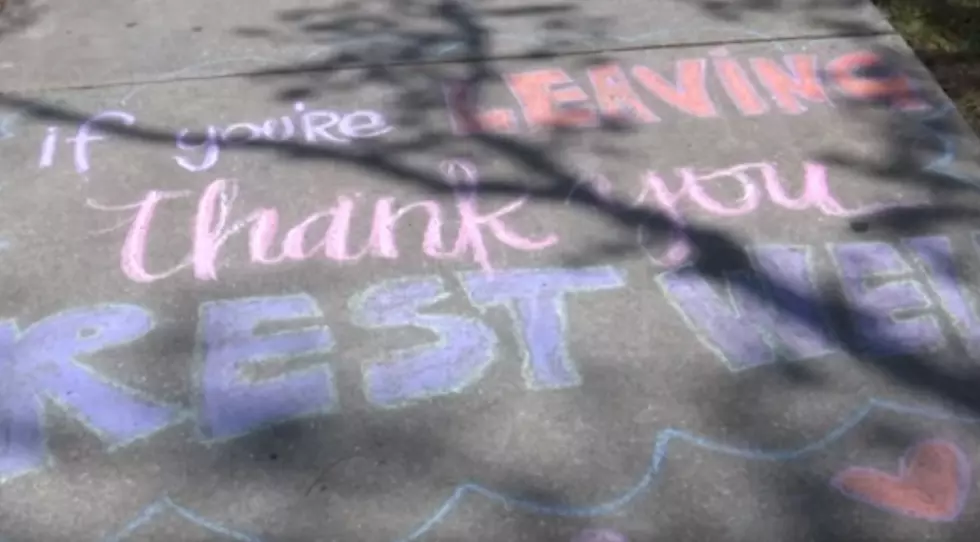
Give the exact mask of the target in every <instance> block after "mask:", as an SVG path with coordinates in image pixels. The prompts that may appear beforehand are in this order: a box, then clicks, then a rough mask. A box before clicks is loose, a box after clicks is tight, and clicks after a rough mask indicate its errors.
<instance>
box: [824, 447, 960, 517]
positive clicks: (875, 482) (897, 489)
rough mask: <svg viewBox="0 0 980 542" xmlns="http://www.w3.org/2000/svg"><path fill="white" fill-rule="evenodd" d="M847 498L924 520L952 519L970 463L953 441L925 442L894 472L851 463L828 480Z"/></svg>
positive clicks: (910, 450)
mask: <svg viewBox="0 0 980 542" xmlns="http://www.w3.org/2000/svg"><path fill="white" fill-rule="evenodd" d="M831 483H832V484H833V485H834V487H836V488H837V489H839V490H840V491H841V492H843V493H844V494H845V495H847V496H848V497H851V498H853V499H857V500H859V501H862V502H865V503H868V504H870V505H872V506H876V507H878V508H880V509H882V510H886V511H889V512H895V513H899V514H903V515H905V516H908V517H913V518H918V519H924V520H928V521H952V520H954V519H956V517H957V516H958V515H959V513H960V511H961V510H962V509H963V504H964V503H965V502H966V498H967V494H968V493H969V490H970V462H969V460H967V458H966V455H965V454H964V453H963V452H962V451H961V450H960V449H959V448H958V447H957V446H956V445H955V444H953V443H951V442H948V441H944V440H929V441H925V442H923V443H921V444H919V445H917V446H914V447H912V448H910V449H909V450H908V452H906V454H905V457H903V458H902V460H901V463H900V464H899V471H898V474H897V475H893V474H889V473H886V472H882V471H879V470H877V469H871V468H865V467H850V468H847V469H845V470H844V471H842V472H840V473H839V474H837V476H835V477H834V479H833V481H832V482H831Z"/></svg>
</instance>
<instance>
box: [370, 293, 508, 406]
mask: <svg viewBox="0 0 980 542" xmlns="http://www.w3.org/2000/svg"><path fill="white" fill-rule="evenodd" d="M449 295H450V294H449V293H448V292H446V291H445V289H444V287H443V284H442V281H441V280H439V279H438V278H436V277H421V278H417V279H399V280H393V281H385V282H382V283H381V284H378V285H376V286H373V287H371V288H369V289H368V290H366V291H365V292H363V293H362V294H361V295H359V296H357V297H355V298H354V299H352V300H351V317H352V319H353V321H354V323H356V324H358V325H361V326H364V327H368V328H372V329H383V328H387V327H402V326H414V327H420V328H423V329H428V330H430V331H432V332H433V333H435V334H436V336H437V337H438V341H437V342H436V343H434V344H432V345H426V346H421V347H416V348H410V349H406V350H402V351H398V352H392V353H391V355H390V357H389V358H388V359H384V360H377V361H372V362H368V363H367V364H365V367H364V394H365V395H366V396H367V398H368V400H369V401H371V402H372V403H374V404H376V405H380V406H385V407H391V406H399V405H403V404H407V403H410V402H412V401H417V400H419V399H426V398H430V397H438V396H441V395H448V394H452V393H457V392H459V391H462V390H463V389H465V388H466V387H467V386H469V385H470V384H472V383H474V382H476V381H477V380H479V379H480V377H482V376H483V372H484V371H485V370H486V369H487V367H489V366H490V364H491V363H492V362H493V360H494V350H495V347H496V345H497V335H496V334H495V333H494V332H493V330H491V329H490V328H488V327H487V326H486V325H484V324H483V323H482V322H480V321H478V320H475V319H472V318H465V317H461V316H456V315H449V314H431V313H420V312H419V310H420V309H422V308H425V307H428V306H430V305H434V304H436V303H438V302H439V301H442V300H443V299H445V298H447V297H449Z"/></svg>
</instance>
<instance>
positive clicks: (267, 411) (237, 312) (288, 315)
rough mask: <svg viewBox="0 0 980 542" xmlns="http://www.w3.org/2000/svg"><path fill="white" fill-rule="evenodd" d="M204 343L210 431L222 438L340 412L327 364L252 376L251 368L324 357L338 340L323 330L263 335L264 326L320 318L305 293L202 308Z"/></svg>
mask: <svg viewBox="0 0 980 542" xmlns="http://www.w3.org/2000/svg"><path fill="white" fill-rule="evenodd" d="M200 312H201V317H200V326H201V332H200V337H201V340H202V342H203V345H202V349H203V356H204V359H203V367H202V369H201V371H202V379H201V391H202V395H203V396H202V400H201V409H202V412H201V422H202V431H203V432H204V433H205V434H207V435H209V436H211V437H215V438H224V437H230V436H235V435H239V434H243V433H247V432H250V431H254V430H255V429H256V428H259V427H263V426H265V425H269V424H271V423H274V422H281V421H283V420H288V419H291V418H295V417H298V416H307V415H315V414H325V413H328V412H330V411H331V410H333V409H334V408H335V407H336V402H337V399H336V396H337V394H336V392H335V391H334V382H333V372H332V371H331V370H330V367H329V366H328V365H325V364H321V365H319V366H317V367H315V368H312V369H305V370H300V371H292V372H289V373H287V374H282V375H279V376H277V377H275V378H267V379H264V380H258V381H257V379H255V378H252V379H248V378H245V368H246V367H247V366H248V365H255V364H261V363H269V362H271V361H276V362H280V363H282V362H285V361H290V360H295V359H298V358H302V357H307V356H317V357H321V358H322V357H323V356H324V355H325V354H327V353H329V352H330V350H331V348H332V347H333V337H332V336H331V335H330V332H329V330H328V329H327V328H326V327H323V326H317V327H311V328H307V329H303V330H295V331H280V332H278V333H275V334H271V335H265V336H257V335H256V334H255V328H256V327H257V326H258V325H259V324H267V323H270V322H277V321H278V322H282V321H289V320H296V319H303V318H313V317H320V316H322V314H321V313H320V308H319V306H318V305H317V303H316V301H315V300H313V299H312V298H310V297H308V296H305V295H296V296H285V297H263V298H254V299H238V300H232V301H213V302H209V303H205V304H203V305H201V309H200Z"/></svg>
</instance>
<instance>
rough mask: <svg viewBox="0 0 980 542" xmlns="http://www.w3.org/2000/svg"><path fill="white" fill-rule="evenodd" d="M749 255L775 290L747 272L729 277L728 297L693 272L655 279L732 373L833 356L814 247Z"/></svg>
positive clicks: (760, 250) (769, 249) (774, 248)
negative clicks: (781, 362)
mask: <svg viewBox="0 0 980 542" xmlns="http://www.w3.org/2000/svg"><path fill="white" fill-rule="evenodd" d="M752 253H753V255H754V256H755V260H756V262H755V263H756V266H757V268H758V269H760V270H762V271H763V273H762V274H761V276H764V277H767V279H766V280H767V281H772V282H775V283H777V284H778V285H779V287H778V288H772V287H771V285H770V284H767V283H765V282H763V281H762V279H761V278H760V274H756V273H750V272H748V271H742V272H738V273H734V274H730V275H729V279H728V280H726V281H725V282H726V292H727V296H726V297H727V298H728V299H724V298H722V297H721V296H719V295H718V294H716V293H715V291H714V289H713V288H712V286H711V283H710V282H709V281H708V279H706V278H705V277H704V276H703V275H702V274H700V273H697V272H696V271H694V270H692V269H682V270H678V271H670V272H667V273H663V274H661V275H660V277H659V278H658V281H659V283H660V286H661V288H663V290H664V293H665V294H666V296H667V299H668V300H670V301H672V302H673V303H674V305H675V306H676V307H677V309H678V310H679V312H680V313H681V314H682V315H684V316H685V317H686V318H687V319H688V321H689V322H690V324H691V325H692V326H693V327H695V328H696V329H699V330H702V331H703V332H704V333H705V334H706V335H707V336H708V337H710V339H708V340H706V341H705V342H706V343H707V346H708V347H709V348H711V349H712V350H715V351H716V352H717V353H718V355H719V357H720V358H721V359H722V361H723V362H725V363H726V364H727V365H728V367H729V368H730V369H732V370H734V371H739V370H742V369H749V368H752V367H756V366H758V365H763V364H768V363H773V362H774V361H776V360H777V359H779V358H780V357H782V358H783V359H787V360H802V359H810V358H817V357H821V356H825V355H827V354H830V353H832V352H834V351H835V350H836V347H835V345H834V344H833V342H834V341H833V340H832V336H831V334H830V331H829V329H828V327H827V324H826V321H825V320H824V316H823V315H822V314H821V311H820V308H819V301H818V300H819V293H818V291H817V287H816V283H815V280H814V279H815V271H814V269H813V264H812V249H811V248H810V247H805V246H800V247H794V246H779V245H774V246H768V247H760V248H757V249H754V250H753V251H752ZM760 294H768V296H763V295H760ZM767 297H768V298H767ZM777 307H778V308H779V309H778V310H777Z"/></svg>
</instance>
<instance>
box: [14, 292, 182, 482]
mask: <svg viewBox="0 0 980 542" xmlns="http://www.w3.org/2000/svg"><path fill="white" fill-rule="evenodd" d="M152 327H153V320H152V318H151V317H150V314H149V313H148V312H146V311H145V310H143V309H142V308H140V307H137V306H133V305H104V306H95V307H89V308H80V309H73V310H67V311H64V312H61V313H59V314H54V315H52V316H49V317H47V318H45V319H43V320H41V321H39V322H36V323H35V324H33V325H32V326H30V327H29V328H27V329H26V330H24V331H23V332H18V329H17V324H16V323H14V322H13V321H10V320H7V321H4V322H3V323H2V324H0V349H2V350H3V354H2V356H0V359H2V360H3V361H2V367H0V371H2V380H0V389H2V393H0V407H2V411H0V415H2V418H0V425H2V429H3V430H2V432H0V434H2V435H3V441H0V478H2V479H6V478H9V477H12V476H16V475H18V474H22V473H24V472H26V471H29V470H32V469H34V468H37V467H40V466H42V465H43V463H44V461H45V458H46V457H47V450H46V448H45V439H44V430H43V427H44V409H45V407H44V405H45V404H46V403H45V402H44V399H46V398H50V399H53V400H54V404H56V405H59V406H61V407H62V408H64V409H65V411H66V412H67V413H69V414H70V415H72V416H73V417H75V418H76V419H78V420H79V421H81V422H82V423H84V424H85V426H86V427H88V428H89V429H90V430H92V431H93V432H94V433H96V434H97V435H98V436H99V437H100V438H101V439H102V440H103V441H105V442H107V443H109V444H110V445H112V446H114V447H118V446H123V445H125V444H127V443H129V442H132V441H133V440H136V439H139V438H142V437H145V436H148V435H150V434H152V433H154V432H156V431H158V430H160V429H161V428H163V427H165V426H167V425H169V424H170V423H172V422H173V421H174V420H175V419H176V416H177V412H176V410H174V409H173V408H170V407H166V406H162V405H158V404H155V403H153V402H151V401H150V400H148V399H145V398H143V397H141V396H140V395H139V394H138V393H137V392H136V391H134V390H130V389H128V388H126V387H124V386H122V385H120V384H118V383H115V382H112V381H110V380H108V379H106V378H105V377H103V376H101V375H99V374H97V373H96V372H95V371H93V370H92V369H90V368H89V367H87V366H85V365H83V364H82V362H81V361H80V360H79V358H80V357H82V356H86V355H90V354H95V353H96V352H99V351H101V350H104V349H106V348H110V347H112V346H118V345H123V344H126V343H129V342H132V341H134V340H136V339H139V338H141V337H143V336H144V335H146V334H147V333H148V332H149V331H150V329H151V328H152Z"/></svg>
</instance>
